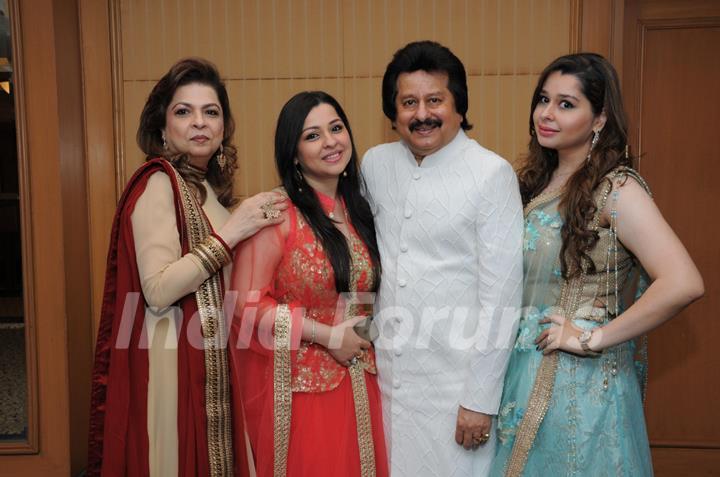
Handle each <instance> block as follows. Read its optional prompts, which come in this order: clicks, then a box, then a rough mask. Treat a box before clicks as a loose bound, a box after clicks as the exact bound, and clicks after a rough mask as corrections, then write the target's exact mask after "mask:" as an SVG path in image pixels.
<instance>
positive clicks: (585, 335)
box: [578, 329, 602, 356]
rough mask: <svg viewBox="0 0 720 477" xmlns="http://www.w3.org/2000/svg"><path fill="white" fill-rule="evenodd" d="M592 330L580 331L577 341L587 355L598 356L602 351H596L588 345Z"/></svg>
mask: <svg viewBox="0 0 720 477" xmlns="http://www.w3.org/2000/svg"><path fill="white" fill-rule="evenodd" d="M593 331H595V330H594V329H593V330H585V331H583V332H582V333H580V336H578V341H580V347H581V348H582V350H583V351H584V352H585V354H586V355H587V356H600V355H601V354H602V351H600V352H597V351H593V350H591V349H590V346H588V343H589V342H590V339H591V338H592V334H593Z"/></svg>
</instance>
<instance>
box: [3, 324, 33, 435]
mask: <svg viewBox="0 0 720 477" xmlns="http://www.w3.org/2000/svg"><path fill="white" fill-rule="evenodd" d="M26 393H27V380H26V375H25V329H24V327H23V325H22V324H16V323H12V324H11V323H0V440H17V439H23V438H24V437H25V436H26V432H27V426H26V406H25V403H26V397H27V396H26Z"/></svg>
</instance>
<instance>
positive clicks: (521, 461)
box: [491, 53, 704, 477]
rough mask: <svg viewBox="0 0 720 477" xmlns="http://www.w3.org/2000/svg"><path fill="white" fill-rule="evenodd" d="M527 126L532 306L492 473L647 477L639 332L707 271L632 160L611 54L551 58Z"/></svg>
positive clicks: (523, 175)
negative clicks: (608, 57) (696, 260)
mask: <svg viewBox="0 0 720 477" xmlns="http://www.w3.org/2000/svg"><path fill="white" fill-rule="evenodd" d="M530 134H531V141H530V145H529V153H528V157H527V160H526V162H525V163H524V165H523V166H522V168H521V169H520V171H519V173H518V176H519V182H520V190H521V194H522V198H523V203H524V206H525V243H524V267H525V270H524V292H523V307H524V308H523V314H522V318H521V321H520V326H519V330H518V336H517V340H516V342H515V346H514V349H513V352H512V355H511V358H510V363H509V367H508V371H507V375H506V378H505V389H504V392H503V398H502V403H501V406H500V412H499V416H498V431H497V433H498V435H497V438H498V451H497V454H496V457H495V460H494V462H493V469H492V473H491V475H493V476H495V475H497V476H501V475H505V476H521V475H522V476H594V477H596V476H597V477H599V476H628V477H630V476H632V477H640V476H648V475H652V464H651V461H650V449H649V445H648V438H647V432H646V429H645V420H644V417H643V391H644V384H645V378H644V371H645V366H644V354H645V353H644V335H645V334H646V333H647V332H648V331H650V330H652V329H653V328H655V327H657V326H659V325H660V324H662V323H663V322H665V321H666V320H668V319H670V318H671V317H672V316H674V315H675V314H677V313H678V312H679V311H680V310H681V309H682V308H684V307H685V306H687V305H688V304H689V303H691V302H692V301H694V300H696V299H697V298H699V297H700V296H702V294H703V293H704V289H703V282H702V278H701V277H700V274H699V273H698V271H697V268H696V267H695V264H694V263H693V262H692V259H691V258H690V256H689V255H688V253H687V251H686V250H685V248H684V247H683V245H682V243H680V240H679V239H678V238H677V236H676V235H675V233H674V232H673V231H672V229H671V228H670V226H669V225H668V224H667V222H666V221H665V220H664V219H663V217H662V215H661V214H660V211H659V210H658V209H657V207H656V206H655V204H654V202H653V200H652V198H651V196H650V192H649V190H648V188H647V186H646V184H645V182H644V181H643V180H642V178H641V177H640V176H639V175H638V173H637V172H635V171H634V170H633V169H631V166H632V158H631V157H630V156H629V154H628V148H627V126H626V119H625V113H624V111H623V108H622V99H621V96H620V89H619V83H618V79H617V74H616V73H615V70H614V69H613V67H612V65H610V63H609V62H607V61H606V60H605V59H604V58H603V57H601V56H599V55H596V54H589V53H585V54H574V55H567V56H563V57H560V58H558V59H557V60H555V61H554V62H552V63H551V64H550V65H549V66H548V67H547V68H546V69H545V70H544V71H543V73H542V74H541V76H540V78H539V81H538V84H537V87H536V89H535V92H534V94H533V99H532V104H531V108H530ZM647 284H649V286H647ZM643 292H644V293H643ZM635 297H639V298H637V300H634V298H635Z"/></svg>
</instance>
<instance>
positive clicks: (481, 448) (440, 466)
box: [362, 41, 523, 477]
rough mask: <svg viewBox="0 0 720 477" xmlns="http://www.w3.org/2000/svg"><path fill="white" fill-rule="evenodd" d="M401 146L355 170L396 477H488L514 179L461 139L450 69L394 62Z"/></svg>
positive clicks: (427, 45)
mask: <svg viewBox="0 0 720 477" xmlns="http://www.w3.org/2000/svg"><path fill="white" fill-rule="evenodd" d="M382 97H383V111H384V112H385V115H386V116H387V117H388V118H389V119H390V121H391V122H392V125H393V129H395V130H396V131H397V133H398V135H399V136H400V141H399V142H394V143H389V144H381V145H379V146H376V147H374V148H372V149H370V150H369V151H368V152H367V154H366V155H365V157H364V159H363V163H362V172H363V176H364V178H365V181H366V184H367V195H368V200H369V202H370V205H371V207H372V209H373V215H374V217H375V227H376V231H377V237H378V245H379V248H380V255H381V262H382V283H381V286H380V291H379V295H378V299H377V301H376V304H375V323H376V324H377V326H378V328H379V330H380V337H379V338H378V339H377V340H376V342H375V345H376V352H377V365H378V375H379V380H380V389H381V392H382V399H383V418H384V423H385V436H386V439H387V444H388V453H389V456H390V465H391V473H392V475H393V476H395V477H397V476H411V477H416V476H422V477H426V476H442V477H450V476H473V477H477V476H485V475H487V473H488V467H489V465H490V462H491V460H492V457H493V455H494V447H495V435H494V426H495V419H494V416H495V415H496V414H497V411H498V407H499V404H500V397H501V393H502V386H503V378H504V375H505V369H506V367H507V361H508V358H509V351H510V348H511V346H512V344H513V342H514V338H515V332H516V327H517V321H518V318H519V313H520V299H521V288H522V233H523V216H522V206H521V201H520V194H519V191H518V185H517V180H516V177H515V173H514V171H513V169H512V167H511V166H510V164H509V163H508V162H507V161H505V160H504V159H503V158H501V157H500V156H498V155H497V154H495V153H493V152H491V151H489V150H487V149H485V148H483V147H481V146H480V145H479V144H478V143H477V142H475V141H474V140H472V139H469V138H468V137H467V136H466V135H465V132H464V131H465V130H468V129H470V127H471V126H470V124H469V123H468V121H467V118H466V113H467V108H468V95H467V80H466V75H465V69H464V67H463V65H462V63H461V62H460V60H459V59H458V58H457V57H456V56H455V55H454V54H453V53H452V52H451V51H450V50H449V49H447V48H445V47H443V46H441V45H439V44H437V43H434V42H429V41H423V42H415V43H410V44H409V45H407V46H405V47H404V48H402V49H400V50H398V51H397V52H396V53H395V56H394V57H393V60H392V61H391V62H390V64H389V65H388V67H387V70H386V72H385V76H384V78H383V85H382Z"/></svg>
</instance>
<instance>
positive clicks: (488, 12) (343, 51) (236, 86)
mask: <svg viewBox="0 0 720 477" xmlns="http://www.w3.org/2000/svg"><path fill="white" fill-rule="evenodd" d="M115 2H119V6H120V8H118V9H117V11H119V15H120V18H119V19H118V20H119V21H118V22H117V23H118V24H119V25H120V30H121V32H120V33H121V38H122V45H121V55H120V58H121V63H122V64H120V65H116V66H117V67H118V68H119V72H120V74H121V78H122V84H123V88H122V94H123V99H122V100H121V103H122V104H121V105H120V106H121V109H122V116H123V119H122V121H121V124H122V127H123V129H124V131H123V133H122V135H121V136H122V140H123V141H124V143H123V146H124V151H125V157H124V158H122V160H123V161H124V163H125V180H127V178H129V177H130V175H131V174H132V173H133V171H134V170H135V168H136V167H137V165H139V164H140V163H141V162H142V154H141V153H140V151H139V150H138V148H137V146H136V145H135V129H136V128H137V123H138V117H139V113H140V110H141V108H142V104H143V102H144V100H145V97H146V95H147V93H148V92H149V89H150V87H151V86H152V84H153V83H154V82H155V81H157V80H158V79H159V78H160V77H161V76H162V75H163V74H164V73H165V72H166V71H167V69H168V68H169V67H170V65H171V64H172V63H173V62H174V61H176V60H177V59H179V58H181V57H184V56H189V55H199V56H204V57H207V58H209V59H210V60H212V61H213V62H215V63H216V64H217V65H218V67H219V69H220V71H221V73H222V75H223V76H224V77H225V78H226V79H227V83H228V87H229V89H230V98H231V104H232V108H233V112H234V115H235V117H236V120H237V130H236V134H235V143H236V144H237V146H238V150H239V153H240V158H241V163H240V174H239V175H238V178H237V185H238V193H239V194H241V195H243V196H244V195H247V194H251V193H254V192H258V191H260V190H264V189H268V188H270V187H273V186H274V185H275V184H276V183H277V179H276V177H275V174H274V166H273V164H272V161H273V147H272V137H273V134H274V128H275V121H276V118H277V114H278V112H279V111H280V108H281V107H282V105H283V104H284V102H285V101H286V100H287V99H289V98H290V96H291V95H292V94H294V93H296V92H298V91H301V90H306V89H324V90H327V91H329V92H331V93H332V94H333V95H336V96H337V98H338V100H339V101H340V102H341V103H342V104H343V105H344V107H345V108H346V109H347V112H348V115H349V117H350V121H351V125H352V126H353V130H354V134H355V138H356V143H357V144H356V145H357V148H358V152H359V153H360V154H361V155H362V154H363V153H364V152H365V151H366V150H367V148H368V147H370V146H372V145H374V144H378V143H381V142H387V141H391V140H395V139H396V135H395V134H394V132H393V131H392V129H391V127H390V124H389V122H388V121H387V119H385V117H384V116H383V113H382V108H381V100H380V83H381V80H382V75H383V73H384V70H385V67H386V65H387V63H388V62H389V61H390V59H391V57H392V54H393V53H394V52H395V51H396V50H397V49H398V48H400V47H401V46H403V45H404V44H406V43H407V42H409V41H413V40H419V39H432V40H436V41H439V42H441V43H443V44H445V45H447V46H448V47H450V48H451V49H452V50H453V51H454V52H455V53H456V54H457V55H458V56H459V57H460V59H461V60H463V62H464V64H465V66H466V69H467V71H468V75H469V78H468V79H469V88H470V110H469V115H468V116H469V118H470V121H471V122H472V123H473V124H475V128H474V129H473V130H472V131H471V132H470V135H471V136H472V137H474V138H476V139H478V140H479V141H480V142H481V143H482V144H483V145H484V146H486V147H488V148H490V149H493V150H495V151H496V152H498V153H499V154H501V155H503V156H504V157H506V158H507V159H509V160H511V161H515V160H516V159H517V157H518V155H519V154H521V153H522V152H523V151H524V149H525V145H526V143H527V139H528V136H527V126H526V123H527V114H528V113H527V108H528V105H529V102H530V94H531V93H532V88H533V87H534V81H535V80H536V78H537V74H538V73H539V72H540V70H541V69H542V68H543V67H544V66H545V65H546V64H547V63H548V62H549V61H550V60H552V59H553V58H555V57H556V56H559V55H561V54H564V53H567V52H569V51H570V48H571V45H572V44H574V42H575V41H576V40H574V39H572V38H571V32H572V31H574V30H575V29H574V28H573V27H572V22H573V21H575V19H573V18H572V12H573V10H574V8H575V3H577V0H527V1H526V0H522V1H521V0H512V1H508V0H472V1H471V0H267V1H261V0H242V1H233V0H212V1H200V0H115ZM119 97H120V96H118V98H119Z"/></svg>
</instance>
